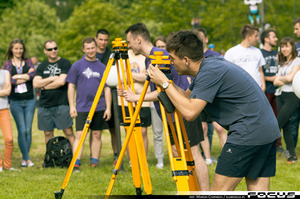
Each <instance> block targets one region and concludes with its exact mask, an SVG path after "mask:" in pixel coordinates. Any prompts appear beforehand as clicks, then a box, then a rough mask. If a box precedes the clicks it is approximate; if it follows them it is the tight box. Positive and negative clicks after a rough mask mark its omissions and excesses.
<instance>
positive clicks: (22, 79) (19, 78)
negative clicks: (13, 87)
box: [11, 68, 34, 85]
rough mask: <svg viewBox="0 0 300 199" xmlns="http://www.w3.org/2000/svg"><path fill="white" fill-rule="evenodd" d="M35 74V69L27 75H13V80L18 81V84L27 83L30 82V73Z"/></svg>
mask: <svg viewBox="0 0 300 199" xmlns="http://www.w3.org/2000/svg"><path fill="white" fill-rule="evenodd" d="M33 72H34V68H30V69H29V71H28V73H25V74H16V75H13V76H12V77H11V78H12V79H16V80H17V82H16V84H17V85H18V84H23V83H25V82H27V81H28V80H30V75H29V74H30V73H33Z"/></svg>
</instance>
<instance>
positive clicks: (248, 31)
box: [240, 24, 258, 40]
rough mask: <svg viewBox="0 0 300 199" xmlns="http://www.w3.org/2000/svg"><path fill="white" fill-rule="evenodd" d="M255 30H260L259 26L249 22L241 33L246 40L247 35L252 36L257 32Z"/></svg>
mask: <svg viewBox="0 0 300 199" xmlns="http://www.w3.org/2000/svg"><path fill="white" fill-rule="evenodd" d="M255 31H257V32H258V28H256V27H255V26H252V25H249V24H247V25H244V26H243V27H242V29H241V31H240V34H241V37H242V39H243V40H244V39H246V37H247V35H249V36H252V35H253V34H254V33H255Z"/></svg>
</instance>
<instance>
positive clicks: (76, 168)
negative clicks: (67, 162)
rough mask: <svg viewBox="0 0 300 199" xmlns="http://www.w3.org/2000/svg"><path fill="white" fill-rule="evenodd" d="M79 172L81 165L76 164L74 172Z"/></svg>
mask: <svg viewBox="0 0 300 199" xmlns="http://www.w3.org/2000/svg"><path fill="white" fill-rule="evenodd" d="M78 172H80V170H79V166H78V165H75V166H74V168H73V173H78Z"/></svg>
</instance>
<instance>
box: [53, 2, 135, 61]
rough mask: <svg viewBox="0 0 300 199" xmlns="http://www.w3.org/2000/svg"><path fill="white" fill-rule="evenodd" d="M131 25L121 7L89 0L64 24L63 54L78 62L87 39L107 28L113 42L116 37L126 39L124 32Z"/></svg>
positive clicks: (61, 38) (62, 37)
mask: <svg viewBox="0 0 300 199" xmlns="http://www.w3.org/2000/svg"><path fill="white" fill-rule="evenodd" d="M129 24H130V23H129V21H128V17H127V15H126V14H125V13H123V12H122V10H121V9H120V7H118V6H116V5H113V4H111V3H108V2H106V1H99V0H87V1H86V2H84V3H82V4H81V6H79V7H76V8H75V9H74V12H73V14H72V16H71V17H70V18H69V19H68V20H67V21H66V22H65V23H64V24H63V28H62V32H61V34H60V39H59V42H60V44H59V45H60V46H61V49H62V51H61V52H63V55H64V56H65V57H66V58H68V59H70V60H71V61H72V62H74V61H77V60H78V59H80V58H81V57H82V55H83V52H82V50H81V47H82V40H83V39H84V38H85V37H87V36H91V37H95V36H96V32H97V30H98V29H100V28H105V29H107V30H108V31H109V32H110V34H111V37H110V39H111V41H112V40H114V38H116V37H122V38H123V39H125V35H124V31H125V30H126V28H127V26H128V25H129ZM111 41H109V45H110V44H111Z"/></svg>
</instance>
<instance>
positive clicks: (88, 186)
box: [0, 116, 300, 198]
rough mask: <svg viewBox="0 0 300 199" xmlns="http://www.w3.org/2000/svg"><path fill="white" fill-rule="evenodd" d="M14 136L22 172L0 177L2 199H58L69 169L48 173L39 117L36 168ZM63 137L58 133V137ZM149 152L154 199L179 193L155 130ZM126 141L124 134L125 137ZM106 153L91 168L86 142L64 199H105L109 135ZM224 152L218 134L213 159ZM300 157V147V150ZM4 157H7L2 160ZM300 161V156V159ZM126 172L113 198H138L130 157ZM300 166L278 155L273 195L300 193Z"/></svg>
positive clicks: (110, 158) (34, 143)
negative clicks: (159, 157) (160, 158)
mask: <svg viewBox="0 0 300 199" xmlns="http://www.w3.org/2000/svg"><path fill="white" fill-rule="evenodd" d="M12 126H13V133H14V154H13V166H14V167H15V168H18V169H20V170H21V172H12V171H4V172H2V173H0V187H1V191H0V198H54V193H53V192H54V191H59V190H60V188H61V186H62V183H63V180H64V178H65V175H66V172H67V169H60V168H55V169H44V168H42V166H41V165H42V163H43V159H44V154H45V149H46V148H45V143H44V135H43V132H42V131H39V130H38V129H37V119H36V116H35V118H34V121H33V132H32V136H33V140H32V147H31V151H30V156H31V160H32V161H33V162H34V163H35V165H36V166H35V167H33V168H24V169H21V167H20V163H21V152H20V150H19V147H18V143H17V130H16V127H15V123H14V121H13V120H12ZM57 135H63V133H62V132H61V131H56V132H55V136H57ZM148 135H149V150H148V164H149V172H150V176H151V183H152V188H153V194H154V195H170V194H174V193H176V184H175V182H174V181H173V179H172V176H171V170H170V164H169V158H168V154H167V149H166V144H164V151H165V158H164V163H165V167H164V169H162V170H159V169H157V168H156V166H155V165H156V159H155V157H154V149H153V137H152V129H151V128H149V130H148ZM122 138H123V140H124V133H122ZM0 141H1V142H0V151H1V154H2V155H3V148H4V143H3V137H2V133H1V134H0ZM102 141H103V142H102V143H103V144H102V152H101V156H100V167H98V168H96V169H91V168H90V167H89V166H88V165H89V146H88V141H86V142H85V145H84V147H85V149H84V154H83V157H82V161H81V164H82V166H81V172H80V173H74V174H72V176H71V178H70V181H69V183H68V185H67V187H66V190H65V192H64V198H86V197H87V196H95V195H104V194H105V193H106V190H107V186H108V184H109V182H110V179H111V175H112V169H113V166H112V162H113V153H112V149H111V145H110V136H109V132H108V131H104V132H103V134H102ZM220 151H221V148H220V146H219V141H218V136H217V135H216V134H214V140H213V146H212V155H213V156H214V157H216V158H217V157H218V155H219V153H220ZM297 154H298V155H299V154H300V144H298V147H297ZM2 157H3V156H2ZM299 157H300V156H299ZM123 162H124V171H123V172H119V174H118V175H117V179H116V182H115V184H114V187H113V190H112V195H135V187H134V185H133V181H132V175H131V170H130V167H129V165H128V157H127V155H126V156H125V157H124V160H123ZM214 170H215V165H214V166H209V171H210V181H211V180H212V178H213V173H214ZM299 176H300V166H299V162H298V163H295V164H292V165H287V164H286V158H285V157H284V156H283V155H281V154H278V159H277V174H276V177H274V178H272V179H271V190H273V191H275V190H276V191H300V178H299ZM236 190H237V191H246V185H245V182H244V180H243V181H242V182H241V183H240V184H239V186H238V187H237V189H236Z"/></svg>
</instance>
